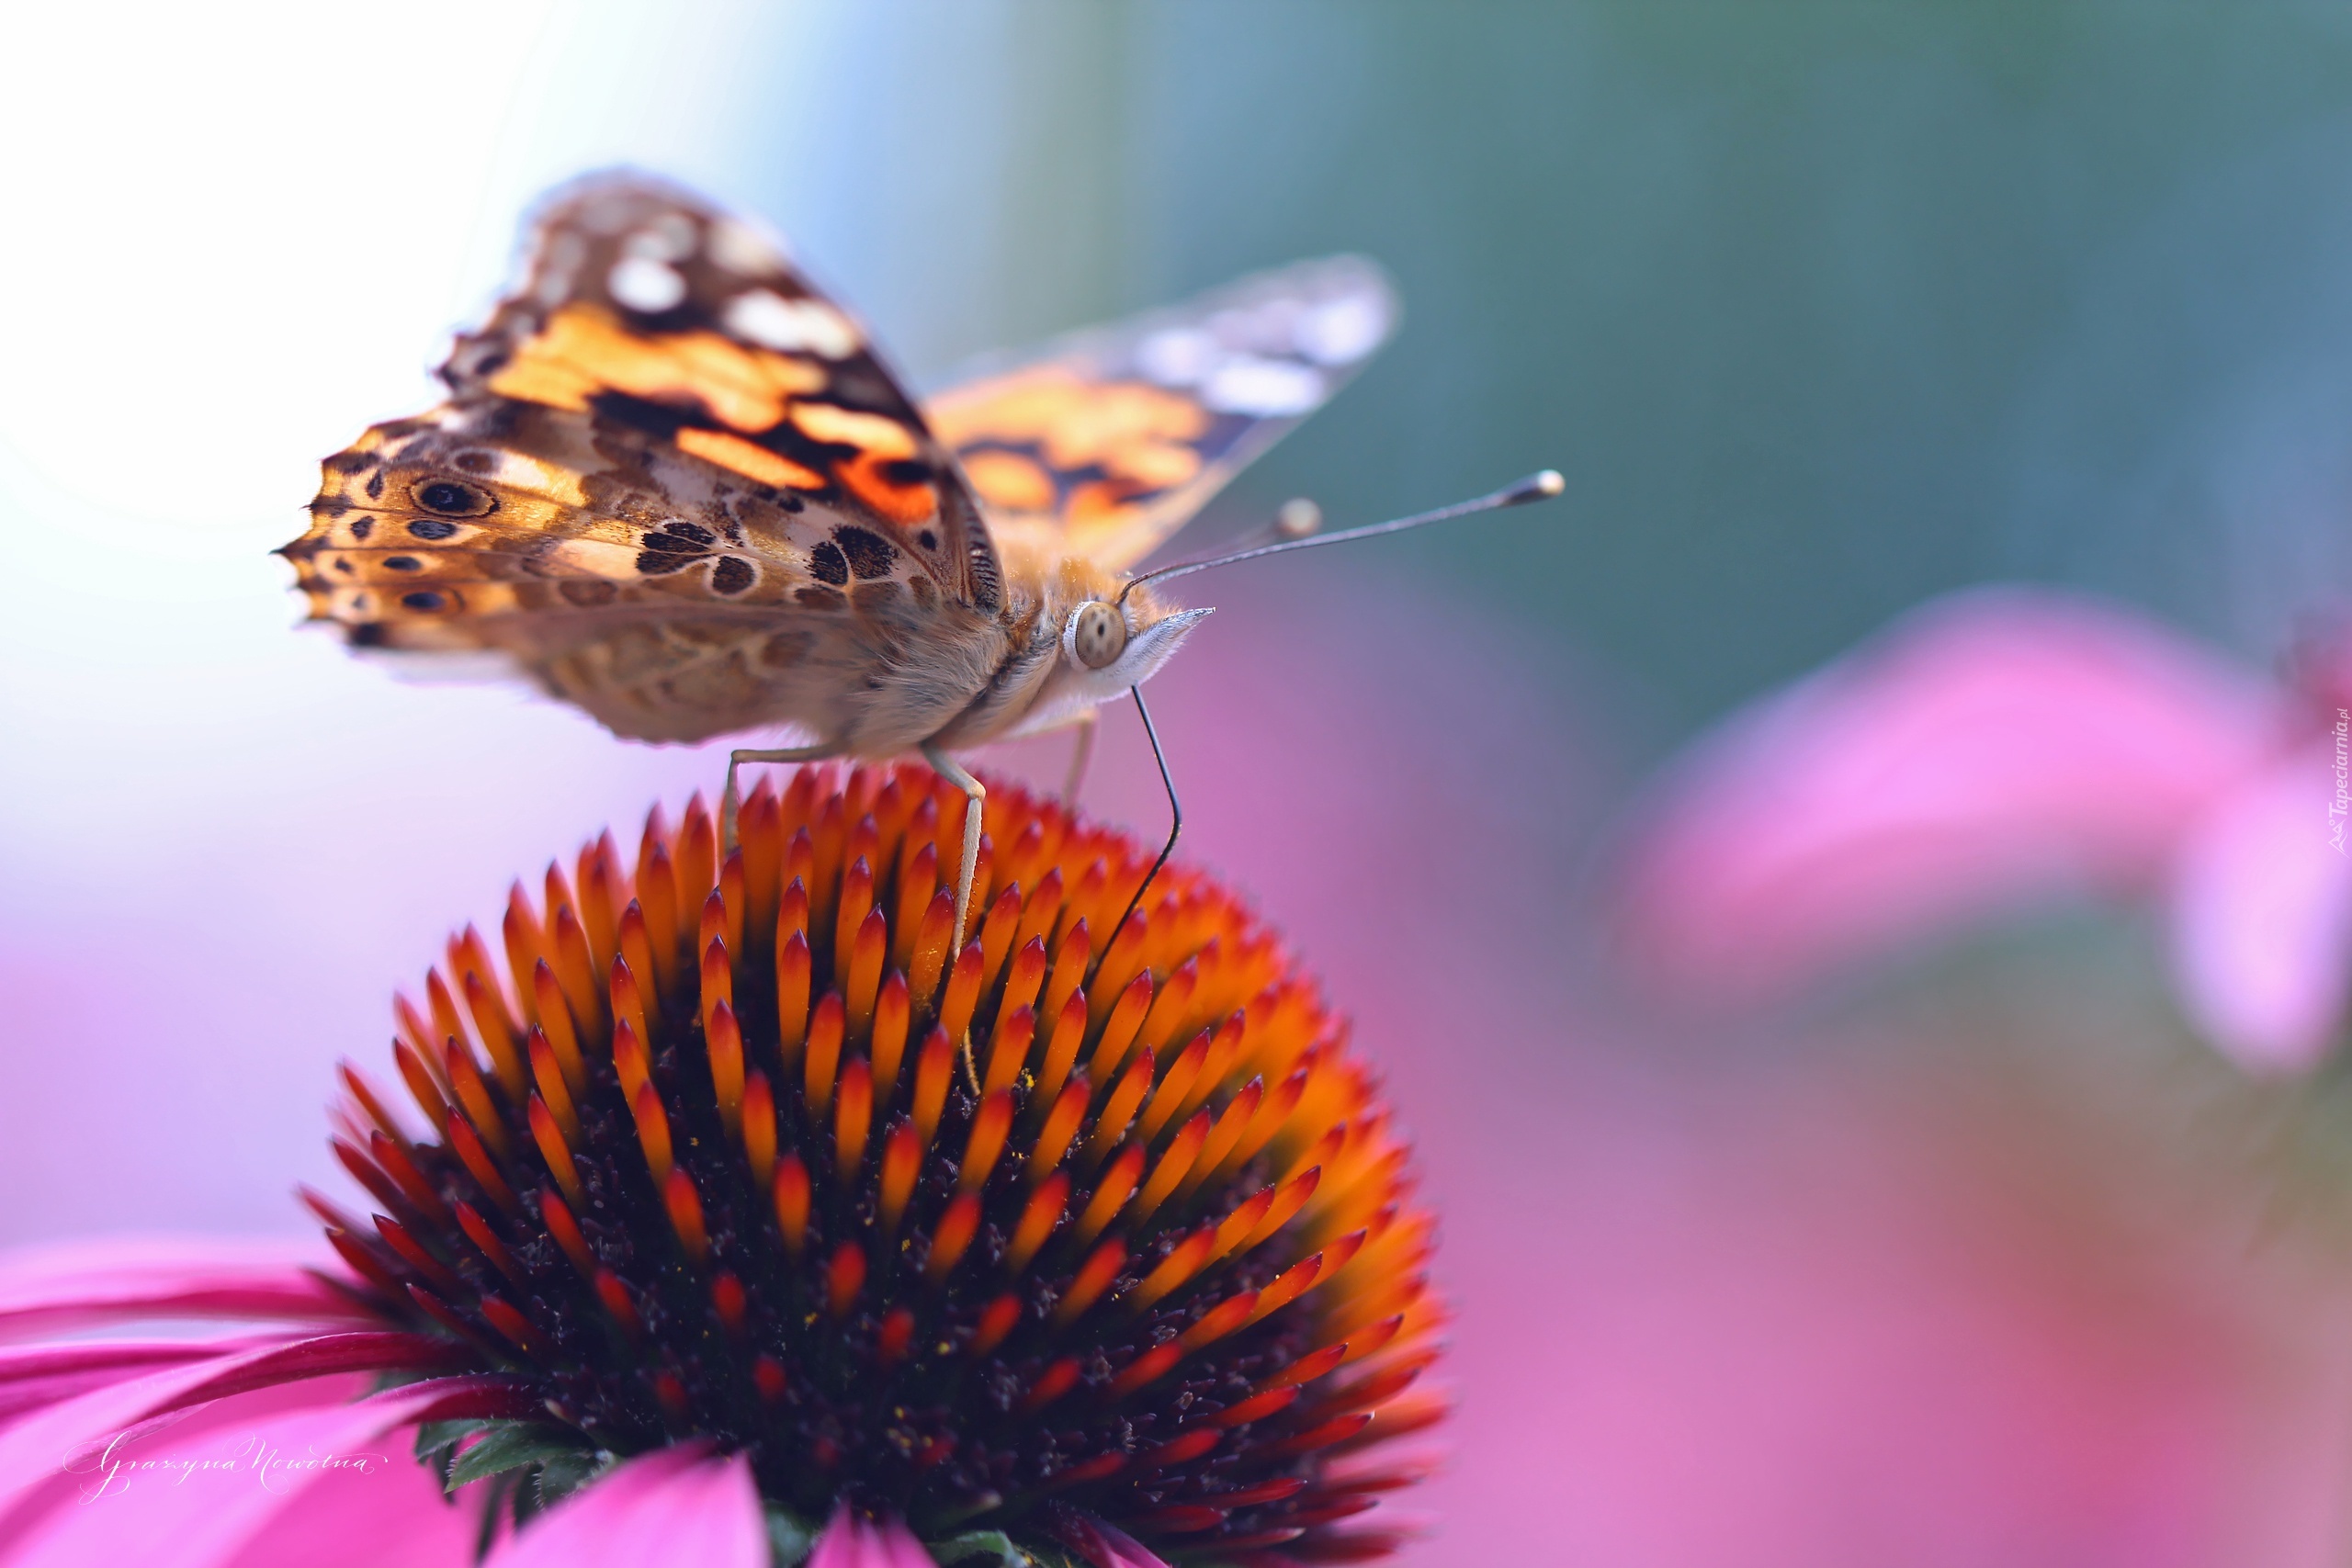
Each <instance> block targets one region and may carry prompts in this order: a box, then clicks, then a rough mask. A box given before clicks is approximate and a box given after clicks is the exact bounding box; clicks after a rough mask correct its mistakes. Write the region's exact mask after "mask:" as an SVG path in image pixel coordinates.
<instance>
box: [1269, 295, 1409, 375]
mask: <svg viewBox="0 0 2352 1568" xmlns="http://www.w3.org/2000/svg"><path fill="white" fill-rule="evenodd" d="M1387 335H1388V310H1387V308H1386V307H1385V305H1383V304H1382V303H1381V300H1380V299H1379V298H1378V296H1376V295H1372V294H1348V295H1342V296H1341V297H1340V298H1339V299H1332V300H1329V301H1326V302H1325V303H1324V304H1322V305H1318V306H1317V307H1316V308H1315V309H1314V310H1310V311H1308V312H1307V313H1306V315H1304V316H1301V317H1300V318H1299V319H1298V320H1297V321H1295V322H1294V323H1293V324H1292V327H1291V337H1292V341H1293V342H1295V343H1296V344H1298V351H1299V352H1300V353H1301V354H1303V355H1306V357H1307V358H1309V359H1312V360H1313V361H1315V362H1316V363H1317V365H1352V364H1354V363H1355V362H1356V361H1357V360H1359V359H1362V358H1363V356H1364V355H1367V354H1370V353H1371V352H1372V351H1373V350H1374V349H1375V348H1377V347H1379V346H1380V340H1381V339H1382V338H1384V337H1386V336H1387Z"/></svg>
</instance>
